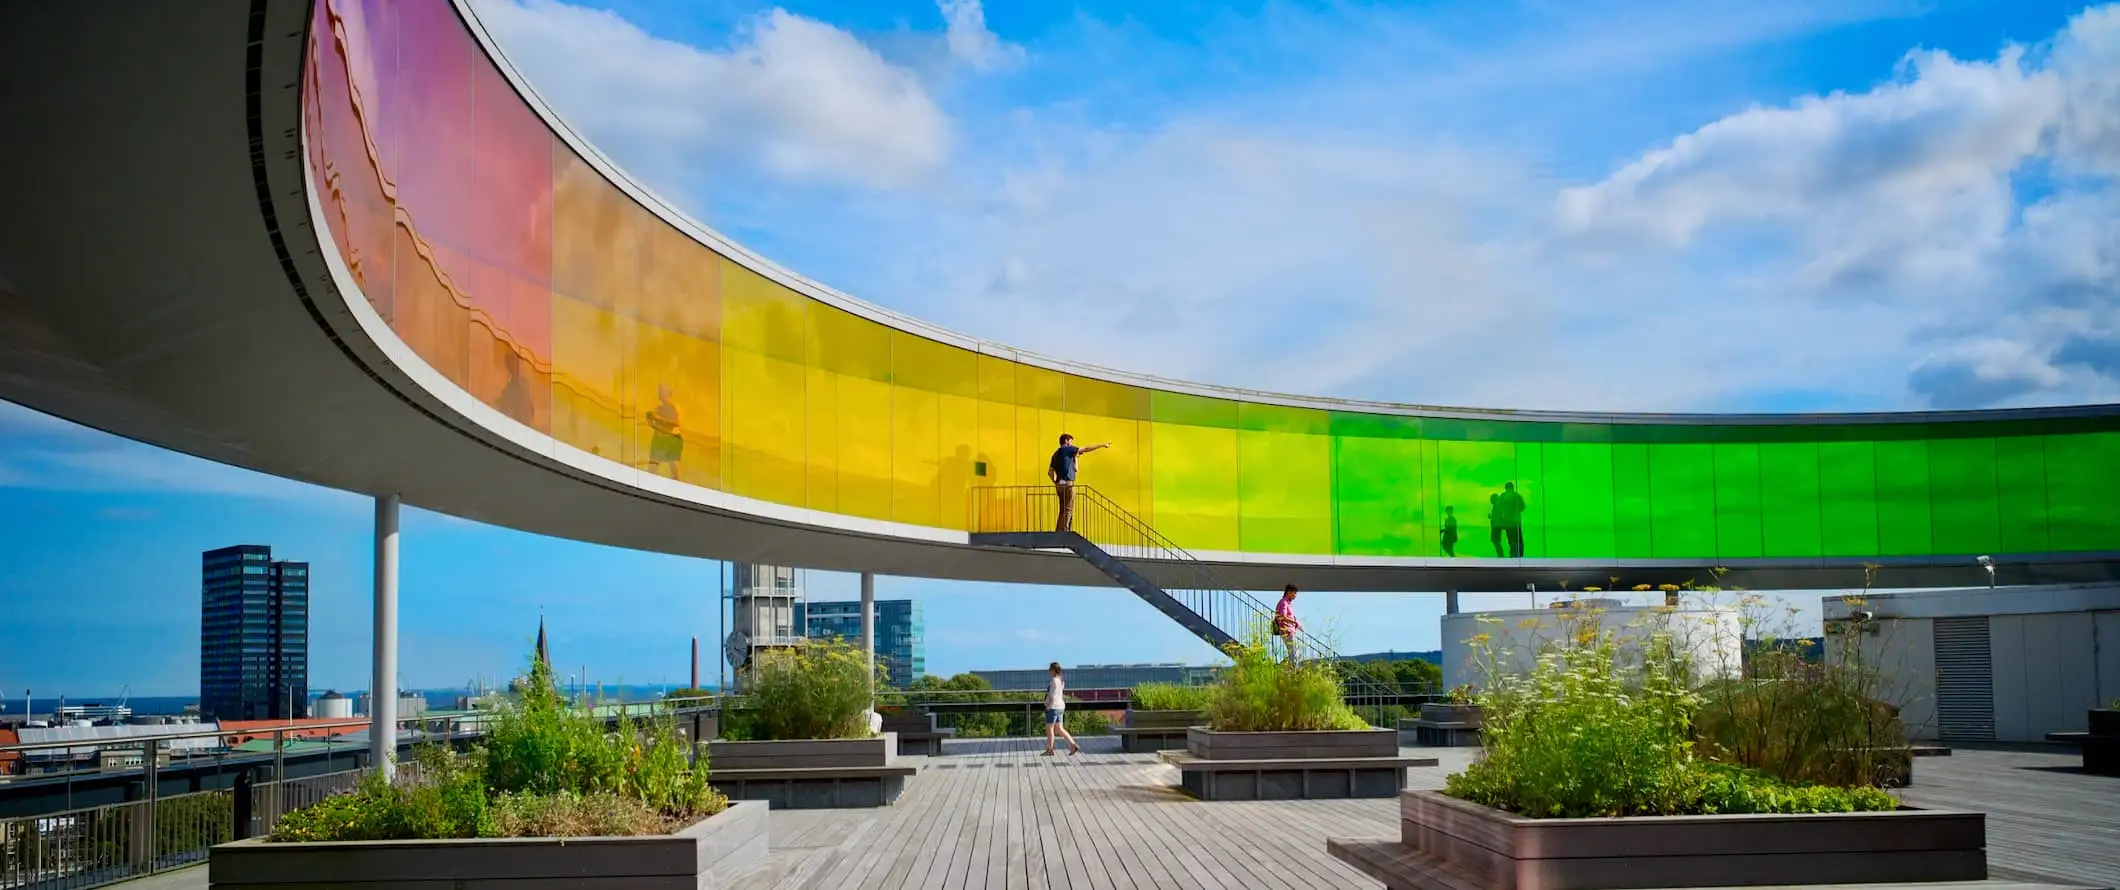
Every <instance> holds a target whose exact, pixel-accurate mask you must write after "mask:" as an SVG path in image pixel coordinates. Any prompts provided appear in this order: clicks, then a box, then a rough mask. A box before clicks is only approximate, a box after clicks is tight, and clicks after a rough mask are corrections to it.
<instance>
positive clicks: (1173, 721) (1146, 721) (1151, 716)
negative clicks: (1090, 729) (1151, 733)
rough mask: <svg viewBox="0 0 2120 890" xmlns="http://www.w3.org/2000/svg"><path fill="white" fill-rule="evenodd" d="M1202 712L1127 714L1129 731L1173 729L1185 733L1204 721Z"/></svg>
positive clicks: (1131, 711) (1141, 712)
mask: <svg viewBox="0 0 2120 890" xmlns="http://www.w3.org/2000/svg"><path fill="white" fill-rule="evenodd" d="M1204 715H1205V712H1202V711H1134V710H1129V711H1127V712H1126V728H1127V729H1171V730H1177V731H1178V732H1179V733H1181V734H1182V733H1184V732H1185V730H1187V729H1190V728H1192V727H1195V726H1198V725H1200V724H1201V723H1202V722H1203V721H1204Z"/></svg>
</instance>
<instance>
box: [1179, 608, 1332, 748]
mask: <svg viewBox="0 0 2120 890" xmlns="http://www.w3.org/2000/svg"><path fill="white" fill-rule="evenodd" d="M1269 642H1270V640H1269V639H1268V638H1267V636H1266V634H1265V633H1263V632H1258V631H1255V632H1253V633H1252V635H1251V637H1250V639H1248V640H1246V641H1245V642H1242V643H1233V644H1230V645H1228V646H1225V647H1223V651H1225V652H1227V653H1228V655H1229V658H1230V662H1231V664H1230V666H1229V667H1227V668H1224V669H1223V671H1222V673H1221V676H1220V677H1219V678H1218V680H1217V682H1216V683H1215V685H1214V686H1213V687H1211V689H1212V690H1213V691H1212V693H1211V698H1210V701H1209V702H1208V707H1207V722H1208V725H1209V727H1211V728H1213V729H1215V730H1218V731H1222V732H1286V731H1299V730H1329V729H1367V728H1369V724H1367V723H1365V722H1363V721H1362V718H1361V717H1359V716H1356V715H1355V712H1354V711H1353V710H1352V709H1350V708H1348V707H1347V703H1346V702H1345V701H1344V700H1342V699H1341V697H1340V675H1339V672H1338V671H1337V670H1335V669H1334V668H1333V666H1332V664H1331V663H1330V662H1326V661H1317V660H1312V661H1294V660H1288V659H1283V658H1280V657H1276V655H1275V654H1274V651H1273V648H1272V647H1271V646H1269V645H1268V644H1269Z"/></svg>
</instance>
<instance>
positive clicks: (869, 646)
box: [861, 572, 876, 710]
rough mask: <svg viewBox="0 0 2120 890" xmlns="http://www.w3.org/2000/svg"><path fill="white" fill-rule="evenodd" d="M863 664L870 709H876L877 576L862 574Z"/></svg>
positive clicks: (869, 573) (867, 573)
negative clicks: (866, 667) (867, 682)
mask: <svg viewBox="0 0 2120 890" xmlns="http://www.w3.org/2000/svg"><path fill="white" fill-rule="evenodd" d="M861 663H862V664H865V665H868V668H869V709H870V710H874V709H875V708H876V574H875V573H874V572H862V573H861Z"/></svg>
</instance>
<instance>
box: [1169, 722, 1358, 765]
mask: <svg viewBox="0 0 2120 890" xmlns="http://www.w3.org/2000/svg"><path fill="white" fill-rule="evenodd" d="M1185 750H1186V751H1187V752H1188V753H1190V754H1192V756H1194V757H1197V758H1200V759H1201V760H1345V759H1348V758H1357V757H1397V756H1399V734H1398V733H1397V732H1396V731H1394V730H1389V729H1343V730H1325V731H1318V732H1216V731H1215V730H1211V729H1208V728H1207V727H1204V726H1195V727H1192V728H1190V729H1187V730H1186V731H1185Z"/></svg>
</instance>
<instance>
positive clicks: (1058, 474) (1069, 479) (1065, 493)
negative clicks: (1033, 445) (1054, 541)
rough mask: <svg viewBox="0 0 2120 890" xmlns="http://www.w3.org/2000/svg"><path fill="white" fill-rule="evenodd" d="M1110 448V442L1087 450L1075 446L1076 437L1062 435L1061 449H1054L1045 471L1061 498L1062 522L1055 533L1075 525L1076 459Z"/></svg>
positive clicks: (1056, 527) (1055, 529)
mask: <svg viewBox="0 0 2120 890" xmlns="http://www.w3.org/2000/svg"><path fill="white" fill-rule="evenodd" d="M1110 447H1112V443H1110V442H1103V443H1100V444H1096V445H1091V446H1089V447H1086V448H1084V447H1078V446H1077V445H1075V437H1074V436H1072V435H1069V434H1067V433H1061V434H1060V447H1059V448H1055V449H1053V459H1052V462H1051V464H1050V465H1048V466H1047V467H1046V469H1045V476H1046V478H1048V479H1051V480H1053V492H1054V493H1055V494H1057V495H1059V497H1060V521H1059V523H1058V524H1056V525H1055V526H1054V527H1053V531H1056V532H1064V531H1070V530H1071V529H1070V527H1071V526H1073V525H1074V523H1075V458H1077V457H1080V456H1082V455H1085V454H1088V453H1090V452H1092V451H1096V450H1097V449H1099V448H1110Z"/></svg>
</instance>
